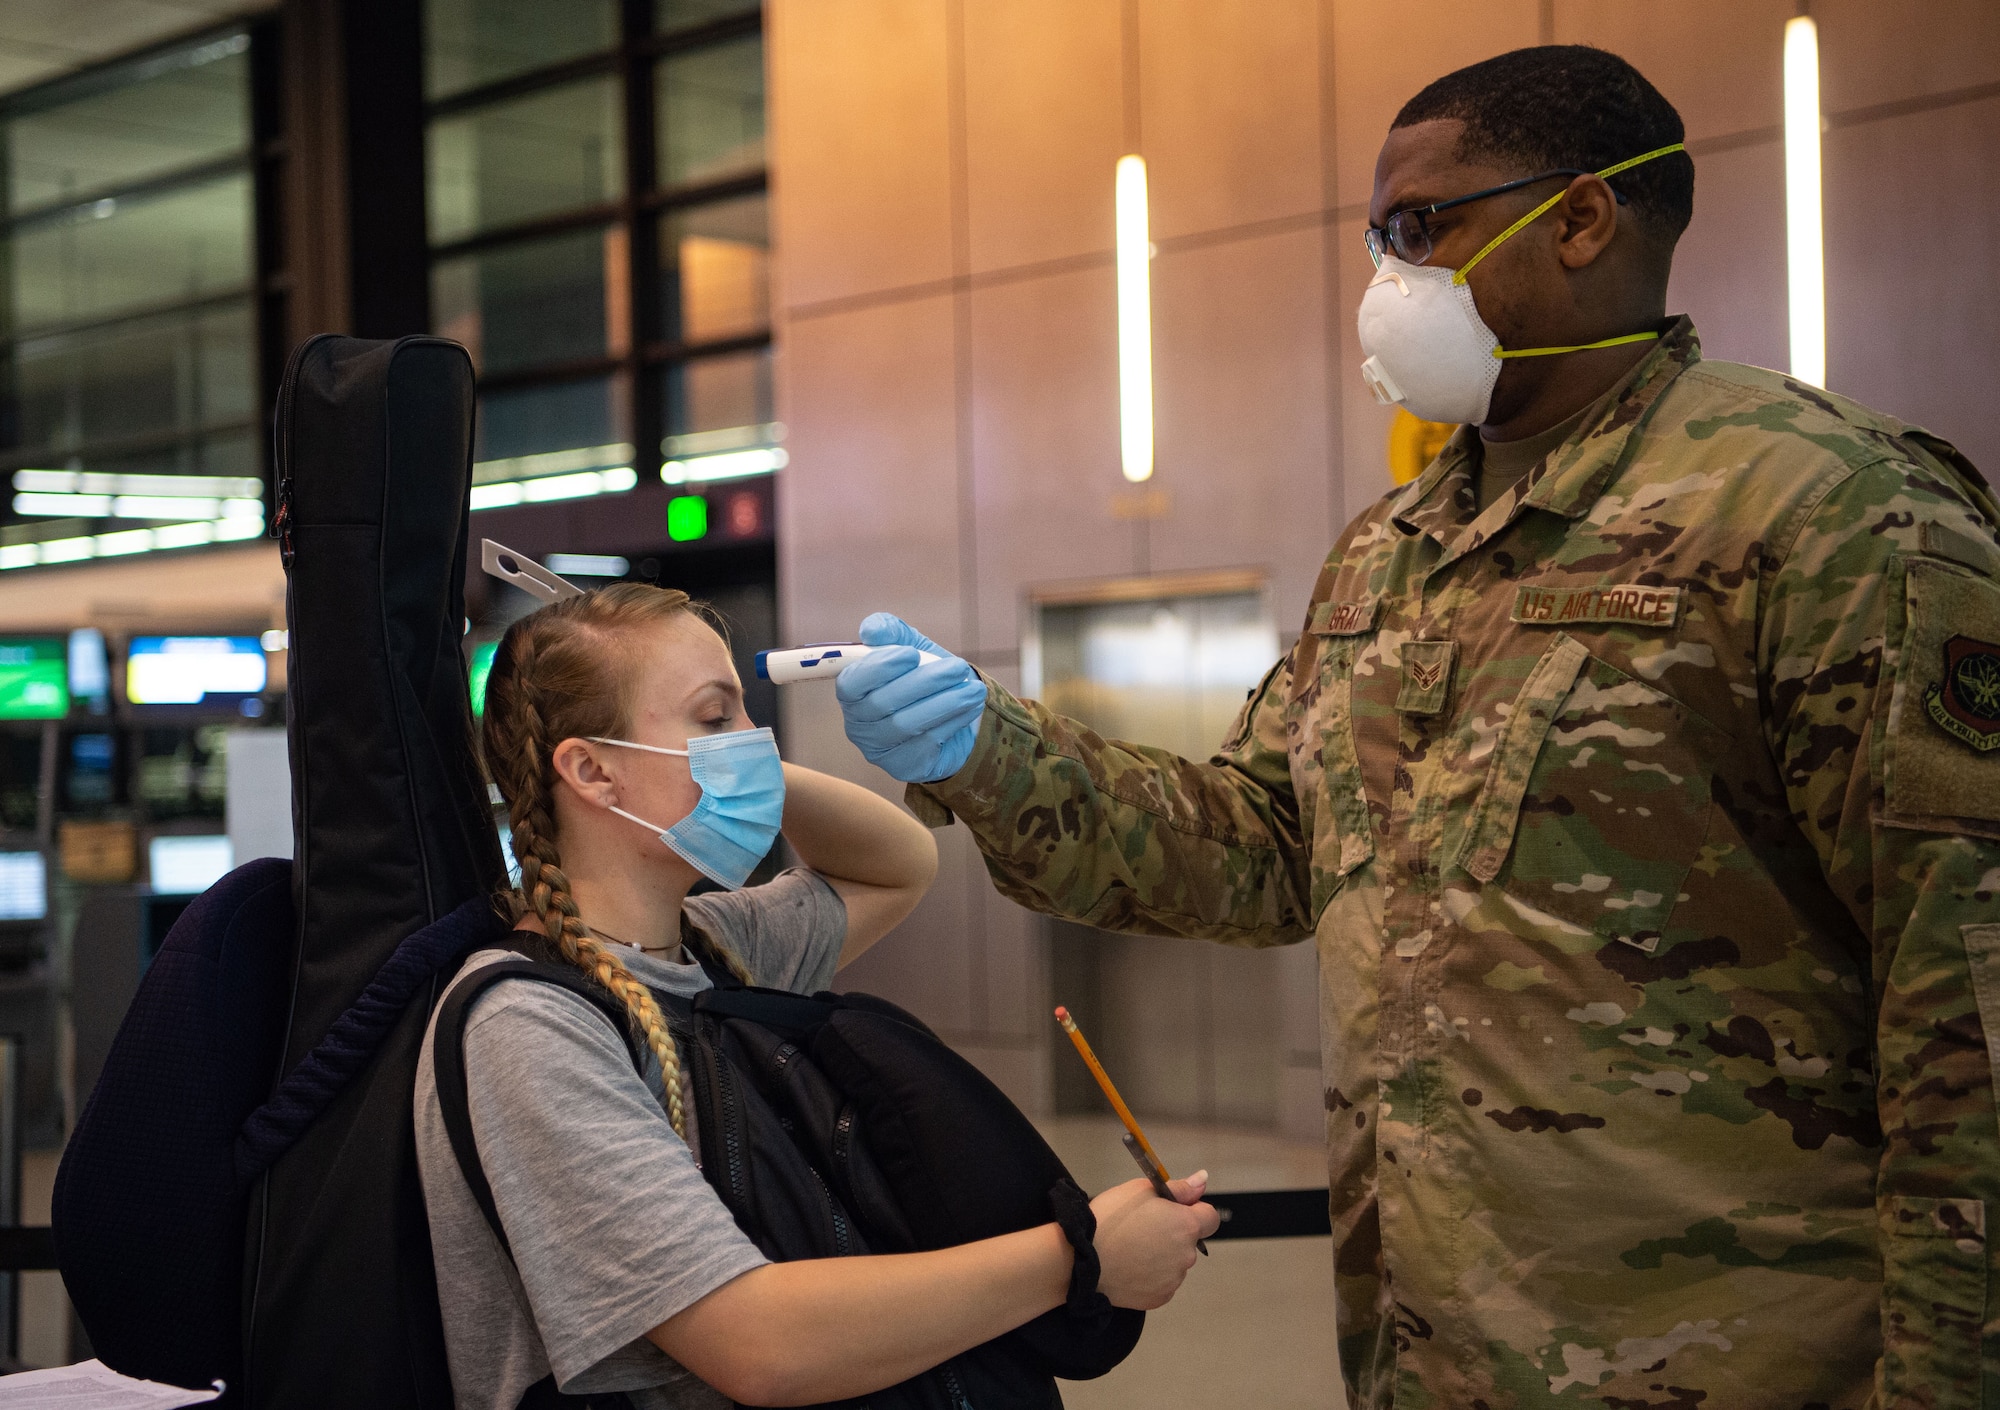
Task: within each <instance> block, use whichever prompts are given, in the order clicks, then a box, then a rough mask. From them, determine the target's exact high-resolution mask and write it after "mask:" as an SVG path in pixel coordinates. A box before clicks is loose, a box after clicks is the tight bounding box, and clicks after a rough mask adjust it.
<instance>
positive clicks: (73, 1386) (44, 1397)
mask: <svg viewBox="0 0 2000 1410" xmlns="http://www.w3.org/2000/svg"><path fill="white" fill-rule="evenodd" d="M221 1394H222V1386H221V1383H220V1382H217V1383H216V1385H215V1387H214V1388H213V1389H211V1390H183V1389H182V1388H181V1387H179V1386H164V1385H161V1384H160V1383H159V1382H158V1381H135V1380H133V1379H132V1378H131V1377H130V1376H121V1375H119V1374H118V1373H117V1372H116V1371H114V1370H112V1369H111V1368H110V1367H109V1366H107V1365H105V1364H104V1363H103V1362H102V1361H85V1362H82V1363H81V1364H79V1365H75V1366H58V1367H56V1368H55V1369H54V1370H53V1371H23V1372H21V1373H20V1374H19V1375H16V1376H0V1406H4V1407H6V1410H174V1407H175V1406H179V1405H205V1404H207V1403H208V1402H209V1401H211V1400H214V1399H216V1398H217V1397H218V1396H220V1395H221Z"/></svg>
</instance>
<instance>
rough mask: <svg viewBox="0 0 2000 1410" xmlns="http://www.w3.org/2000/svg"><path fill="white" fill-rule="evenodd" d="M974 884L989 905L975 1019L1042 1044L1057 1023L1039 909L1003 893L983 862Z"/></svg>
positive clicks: (984, 1027)
mask: <svg viewBox="0 0 2000 1410" xmlns="http://www.w3.org/2000/svg"><path fill="white" fill-rule="evenodd" d="M972 879H973V883H974V885H975V886H976V887H977V888H978V891H979V894H980V896H981V898H982V900H983V903H984V905H985V908H986V914H985V917H984V923H983V928H984V932H985V935H984V940H985V943H984V947H983V949H982V951H981V958H982V961H983V966H982V969H981V972H980V974H979V984H978V986H977V990H978V991H977V992H976V993H975V994H974V995H973V1003H974V1013H973V1019H974V1021H975V1022H976V1023H978V1025H979V1028H980V1030H981V1031H982V1032H984V1033H987V1034H990V1035H993V1036H994V1037H996V1038H1005V1039H1009V1040H1012V1041H1015V1042H1019V1043H1021V1044H1023V1045H1026V1044H1029V1043H1031V1042H1033V1043H1041V1042H1042V1040H1043V1039H1044V1038H1045V1037H1046V1036H1047V1035H1046V1034H1044V1033H1043V1031H1042V1029H1043V1026H1044V1025H1046V1024H1050V1023H1052V1022H1054V1019H1053V1017H1052V1016H1051V1012H1050V1010H1051V1006H1052V1003H1053V1001H1052V1000H1050V999H1049V998H1048V997H1047V996H1048V974H1047V971H1046V966H1045V964H1044V962H1043V958H1042V942H1043V936H1044V927H1043V923H1042V920H1041V917H1040V916H1038V915H1036V914H1035V912H1033V911H1030V910H1027V909H1026V908H1024V907H1022V906H1018V905H1016V904H1015V903H1014V902H1012V901H1010V900H1008V899H1007V898H1006V897H1004V896H1002V895H1001V894H1000V893H999V892H997V891H995V890H994V889H993V883H992V881H991V880H990V879H989V878H988V877H987V875H986V870H985V868H984V867H983V866H982V867H980V868H979V870H978V872H977V873H976V874H975V875H974V876H973V878H972Z"/></svg>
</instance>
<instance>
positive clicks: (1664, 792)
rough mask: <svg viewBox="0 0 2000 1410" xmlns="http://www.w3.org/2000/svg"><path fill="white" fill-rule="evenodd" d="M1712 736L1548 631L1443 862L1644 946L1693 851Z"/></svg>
mask: <svg viewBox="0 0 2000 1410" xmlns="http://www.w3.org/2000/svg"><path fill="white" fill-rule="evenodd" d="M1725 739H1726V736H1725V735H1724V734H1723V732H1722V731H1721V730H1718V729H1716V728H1715V727H1714V726H1713V725H1711V724H1709V723H1708V722H1707V721H1706V720H1704V719H1702V718H1701V717H1700V716H1699V715H1696V714H1695V713H1694V712H1692V711H1691V710H1689V709H1688V708H1687V707H1686V706H1684V705H1682V704H1681V703H1680V702H1679V701H1677V700H1675V699H1674V698H1673V697H1672V696H1670V695H1667V694H1666V693H1664V692H1663V691H1660V690H1658V689H1656V688H1654V687H1653V686H1651V685H1648V684H1647V683H1646V682H1644V681H1641V680H1637V679H1634V678H1633V677H1631V676H1628V675H1626V674H1625V673H1624V672H1623V671H1621V670H1619V669H1618V668H1617V667H1615V666H1613V665H1611V664H1610V663H1609V662H1606V661H1603V660H1600V659H1598V658H1597V657H1595V656H1592V655H1591V654H1590V652H1589V651H1588V650H1586V649H1585V647H1584V645H1583V643H1582V642H1580V641H1578V640H1576V639H1575V638H1574V637H1571V636H1569V635H1568V634H1567V633H1560V632H1559V633H1557V635H1556V639H1555V641H1554V642H1553V643H1551V644H1550V646H1549V649H1548V650H1547V651H1546V652H1544V653H1543V654H1542V657H1541V660H1540V661H1538V662H1537V663H1536V665H1535V668H1534V670H1533V671H1531V672H1530V673H1529V675H1528V679H1527V681H1526V683H1525V684H1523V686H1522V687H1521V691H1520V694H1519V695H1518V696H1516V697H1515V700H1514V703H1513V707H1512V709H1511V711H1510V712H1509V714H1508V716H1507V720H1506V724H1505V725H1504V726H1503V727H1502V729H1501V731H1500V736H1499V738H1498V740H1497V741H1496V742H1495V744H1494V746H1493V758H1492V761H1491V763H1490V764H1489V765H1488V767H1487V773H1486V781H1485V785H1484V787H1483V788H1482V789H1481V790H1480V793H1479V797H1478V799H1477V801H1476V802H1475V803H1474V805H1473V810H1472V816H1471V817H1470V819H1468V822H1467V826H1466V830H1465V832H1464V833H1463V834H1462V835H1461V836H1460V837H1459V839H1458V845H1457V846H1456V848H1454V850H1453V852H1452V855H1451V863H1452V864H1453V865H1455V866H1459V867H1462V868H1464V870H1465V871H1467V872H1468V873H1470V874H1471V875H1472V876H1473V877H1474V878H1476V879H1477V880H1479V881H1483V882H1497V883H1498V884H1499V885H1501V886H1502V887H1504V888H1505V889H1506V891H1507V893H1508V894H1509V895H1511V896H1513V897H1515V898H1516V899H1518V900H1520V901H1522V902H1525V903H1526V904H1527V905H1529V906H1532V907H1534V908H1535V909H1537V910H1540V911H1543V912H1546V913H1547V914H1549V915H1552V916H1555V917H1557V918H1559V919H1561V920H1565V921H1568V922H1569V923H1571V924H1572V925H1579V926H1582V927H1584V928H1585V929H1588V930H1591V931H1594V932H1595V933H1596V934H1598V935H1601V936H1603V937H1604V938H1605V939H1607V940H1623V941H1625V942H1627V943H1628V944H1632V945H1636V946H1638V947H1639V948H1640V949H1642V950H1647V951H1650V950H1652V949H1653V948H1654V947H1655V946H1656V945H1658V944H1659V941H1660V933H1661V931H1662V930H1664V929H1665V927H1666V923H1667V917H1668V915H1669V914H1671V913H1672V911H1673V908H1674V904H1675V901H1676V900H1677V898H1678V897H1679V895H1680V890H1681V885H1682V883H1683V882H1684V881H1685V880H1686V878H1687V874H1688V869H1689V868H1690V867H1691V866H1692V865H1693V863H1694V860H1695V858H1696V856H1697V855H1698V854H1699V853H1700V849H1701V842H1702V838H1703V836H1704V835H1705V833H1706V831H1707V826H1708V810H1709V807H1710V803H1711V800H1710V796H1709V776H1710V769H1711V763H1710V761H1711V760H1712V759H1714V757H1715V756H1716V754H1717V752H1718V751H1719V750H1720V749H1721V747H1722V745H1723V743H1724V742H1725Z"/></svg>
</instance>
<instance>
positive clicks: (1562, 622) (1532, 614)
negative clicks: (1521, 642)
mask: <svg viewBox="0 0 2000 1410" xmlns="http://www.w3.org/2000/svg"><path fill="white" fill-rule="evenodd" d="M1680 614H1681V590H1680V589H1679V588H1677V587H1640V586H1637V585H1636V584H1635V585H1629V586H1621V585H1616V584H1614V585H1611V586H1602V587H1587V588H1541V587H1524V588H1517V589H1516V590H1515V592H1514V611H1513V614H1512V620H1513V621H1516V622H1520V623H1523V624H1525V625H1527V626H1532V627H1569V626H1576V625H1578V624H1581V623H1590V622H1602V623H1605V624H1606V625H1608V626H1620V627H1671V626H1672V625H1673V624H1674V623H1675V622H1676V621H1677V620H1679V618H1680Z"/></svg>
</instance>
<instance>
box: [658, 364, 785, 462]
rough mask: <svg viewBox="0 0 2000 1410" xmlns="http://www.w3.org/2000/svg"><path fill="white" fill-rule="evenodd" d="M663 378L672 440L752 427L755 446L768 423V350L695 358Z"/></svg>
mask: <svg viewBox="0 0 2000 1410" xmlns="http://www.w3.org/2000/svg"><path fill="white" fill-rule="evenodd" d="M665 376H666V383H667V385H666V400H667V434H668V435H670V436H684V435H688V434H690V433H692V432H696V431H726V430H735V429H738V428H743V429H745V431H746V433H748V432H749V431H751V430H752V429H753V428H754V429H756V430H757V432H758V434H757V435H755V436H752V438H751V439H752V440H753V441H754V440H757V439H761V428H762V427H764V426H765V425H767V424H769V422H770V421H771V350H770V349H769V348H757V349H755V350H753V351H751V352H741V353H728V354H725V355H723V356H721V357H700V358H694V359H692V360H690V361H687V362H682V363H676V364H675V365H674V366H672V367H669V368H667V369H666V373H665ZM746 443H748V442H746Z"/></svg>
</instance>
